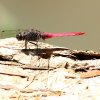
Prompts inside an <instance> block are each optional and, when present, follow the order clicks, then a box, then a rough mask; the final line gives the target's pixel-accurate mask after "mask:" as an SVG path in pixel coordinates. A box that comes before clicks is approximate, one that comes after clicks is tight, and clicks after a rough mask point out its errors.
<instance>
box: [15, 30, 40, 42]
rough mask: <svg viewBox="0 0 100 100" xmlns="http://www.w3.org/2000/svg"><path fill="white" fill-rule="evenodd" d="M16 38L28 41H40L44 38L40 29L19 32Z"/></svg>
mask: <svg viewBox="0 0 100 100" xmlns="http://www.w3.org/2000/svg"><path fill="white" fill-rule="evenodd" d="M16 38H17V39H18V40H19V41H20V40H26V41H38V40H39V39H41V38H42V33H41V32H40V31H38V30H34V31H29V32H19V33H18V34H17V35H16Z"/></svg>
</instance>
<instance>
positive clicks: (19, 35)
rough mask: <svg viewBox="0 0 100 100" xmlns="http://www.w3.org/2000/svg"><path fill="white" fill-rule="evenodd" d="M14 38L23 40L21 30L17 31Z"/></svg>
mask: <svg viewBox="0 0 100 100" xmlns="http://www.w3.org/2000/svg"><path fill="white" fill-rule="evenodd" d="M16 38H17V40H19V41H20V40H23V35H22V33H21V32H19V33H18V34H17V35H16Z"/></svg>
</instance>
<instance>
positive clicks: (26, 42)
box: [25, 40, 28, 49]
mask: <svg viewBox="0 0 100 100" xmlns="http://www.w3.org/2000/svg"><path fill="white" fill-rule="evenodd" d="M27 44H28V41H26V40H25V49H27Z"/></svg>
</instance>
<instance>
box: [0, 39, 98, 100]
mask: <svg viewBox="0 0 100 100" xmlns="http://www.w3.org/2000/svg"><path fill="white" fill-rule="evenodd" d="M38 45H39V47H38V50H37V48H36V46H35V45H33V44H31V43H28V49H27V50H25V49H24V48H25V47H24V41H17V40H16V39H15V38H8V39H2V40H0V94H1V96H0V99H1V100H2V99H5V100H13V99H19V100H22V99H28V100H30V99H33V98H34V99H37V98H38V99H40V97H41V98H42V97H46V96H60V97H62V98H63V96H65V97H66V96H67V97H72V95H74V96H75V97H78V98H79V97H80V96H83V95H84V94H82V92H81V91H84V93H86V94H85V95H84V96H83V99H84V98H86V99H92V98H96V99H97V98H98V96H100V92H99V93H98V91H99V90H100V88H99V87H100V81H99V80H100V53H99V52H94V51H91V50H90V51H82V50H70V49H68V48H65V47H57V46H52V45H49V44H46V43H42V42H39V43H38ZM6 91H7V93H6ZM91 92H92V94H91ZM8 94H9V95H8ZM88 95H89V96H88ZM90 95H91V96H90ZM2 97H4V98H2ZM35 97H36V98H35ZM67 97H66V98H67ZM8 98H9V99H8Z"/></svg>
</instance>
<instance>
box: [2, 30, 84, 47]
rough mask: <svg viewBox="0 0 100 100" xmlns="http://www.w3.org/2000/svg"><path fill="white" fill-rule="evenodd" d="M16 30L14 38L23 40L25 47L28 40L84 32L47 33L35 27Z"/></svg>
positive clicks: (81, 33) (9, 31)
mask: <svg viewBox="0 0 100 100" xmlns="http://www.w3.org/2000/svg"><path fill="white" fill-rule="evenodd" d="M5 32H6V31H2V33H5ZM16 32H17V34H13V35H16V38H17V39H18V40H19V41H21V40H25V48H27V42H30V41H34V42H38V41H39V40H40V39H43V40H45V39H49V38H55V37H62V36H63V37H64V36H79V35H83V34H85V32H63V33H49V32H41V31H39V30H35V29H31V30H25V31H22V32H21V31H16ZM8 33H11V34H12V33H14V30H8ZM11 34H10V35H11ZM5 35H7V34H5ZM3 36H4V35H3ZM1 38H2V37H1Z"/></svg>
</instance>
